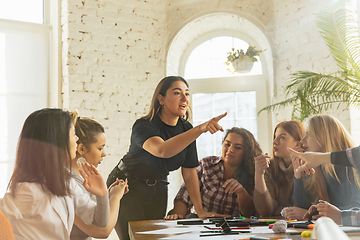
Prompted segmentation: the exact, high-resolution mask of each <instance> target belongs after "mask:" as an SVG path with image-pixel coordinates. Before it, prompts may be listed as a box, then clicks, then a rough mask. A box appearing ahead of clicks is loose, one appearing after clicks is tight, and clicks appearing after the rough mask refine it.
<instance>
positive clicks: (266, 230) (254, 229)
mask: <svg viewBox="0 0 360 240" xmlns="http://www.w3.org/2000/svg"><path fill="white" fill-rule="evenodd" d="M286 232H287V233H290V232H299V230H293V229H286ZM251 233H256V234H258V233H274V231H273V230H272V229H270V228H269V227H267V226H264V227H251Z"/></svg>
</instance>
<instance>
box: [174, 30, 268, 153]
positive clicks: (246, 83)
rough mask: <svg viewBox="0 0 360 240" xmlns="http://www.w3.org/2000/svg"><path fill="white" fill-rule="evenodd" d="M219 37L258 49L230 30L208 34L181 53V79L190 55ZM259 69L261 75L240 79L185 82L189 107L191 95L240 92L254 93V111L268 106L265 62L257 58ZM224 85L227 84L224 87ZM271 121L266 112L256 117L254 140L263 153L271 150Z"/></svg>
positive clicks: (191, 80)
mask: <svg viewBox="0 0 360 240" xmlns="http://www.w3.org/2000/svg"><path fill="white" fill-rule="evenodd" d="M221 36H229V37H234V38H239V39H241V40H243V41H245V42H247V43H249V44H250V45H252V46H259V44H257V43H256V41H255V40H254V39H253V38H251V37H249V36H247V35H245V34H243V33H241V32H236V31H231V30H216V31H212V32H208V33H206V34H204V35H202V36H200V37H198V38H197V39H196V40H194V41H193V42H192V43H191V44H189V46H188V47H187V48H186V50H185V51H184V53H183V55H182V57H181V60H180V66H179V73H180V76H184V75H185V66H186V62H187V59H188V58H189V56H190V54H191V53H192V51H193V50H194V49H195V48H196V47H197V46H199V45H200V44H202V43H203V42H205V41H207V40H209V39H211V38H214V37H221ZM259 58H260V61H261V66H262V74H256V75H240V76H234V77H217V78H198V79H196V78H194V79H186V81H188V83H189V85H190V104H191V105H192V94H195V93H217V92H241V91H255V92H256V111H257V112H259V111H260V109H262V108H263V107H265V106H267V105H268V103H269V102H270V98H269V96H268V89H269V88H268V70H267V68H266V64H264V63H265V59H264V58H263V57H262V55H260V57H259ZM224 82H226V84H223V83H224ZM270 119H271V117H270V114H269V113H267V112H262V113H261V114H260V115H258V117H257V131H258V136H257V140H258V142H259V144H260V146H261V148H262V149H263V151H264V152H269V151H270V149H271V139H272V138H271V136H272V135H271V129H272V125H271V121H270Z"/></svg>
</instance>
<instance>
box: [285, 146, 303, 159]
mask: <svg viewBox="0 0 360 240" xmlns="http://www.w3.org/2000/svg"><path fill="white" fill-rule="evenodd" d="M287 149H288V151H289V152H290V153H291V154H293V155H295V156H297V157H299V156H300V152H298V151H296V150H294V149H292V148H289V147H288V148H287Z"/></svg>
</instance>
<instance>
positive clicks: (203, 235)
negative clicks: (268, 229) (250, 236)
mask: <svg viewBox="0 0 360 240" xmlns="http://www.w3.org/2000/svg"><path fill="white" fill-rule="evenodd" d="M240 233H250V231H241V232H229V233H226V234H224V233H211V234H200V237H211V236H222V235H236V234H240Z"/></svg>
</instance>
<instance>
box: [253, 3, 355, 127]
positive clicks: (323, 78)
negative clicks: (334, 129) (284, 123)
mask: <svg viewBox="0 0 360 240" xmlns="http://www.w3.org/2000/svg"><path fill="white" fill-rule="evenodd" d="M349 5H350V1H349V0H340V1H332V2H330V3H328V4H327V5H326V6H325V7H324V8H323V9H322V10H321V11H320V13H319V14H318V15H317V17H316V19H315V21H316V25H317V27H318V28H319V29H320V30H319V32H320V34H321V36H322V37H323V39H324V40H325V42H326V44H327V46H328V48H329V50H330V52H331V54H332V56H333V57H334V59H335V61H336V63H337V66H338V67H339V68H340V70H339V71H337V72H333V73H328V74H322V73H315V72H311V71H299V72H296V73H294V74H291V77H290V80H289V82H288V83H287V85H286V87H285V93H286V100H284V101H281V102H278V103H274V104H271V105H268V106H266V107H264V108H263V109H261V110H260V111H259V114H260V112H262V111H270V110H275V109H278V108H280V107H285V106H293V111H292V119H296V120H299V121H304V120H305V119H306V118H308V117H310V116H311V115H314V114H319V113H321V112H323V111H325V110H327V109H329V108H332V107H334V106H337V107H339V106H340V105H342V104H345V105H346V106H347V107H348V106H350V105H353V106H359V105H360V62H359V60H360V37H359V27H358V24H357V22H356V21H355V18H354V16H355V15H354V13H353V12H352V11H351V10H350V8H349ZM289 96H290V97H289ZM288 97H289V98H288Z"/></svg>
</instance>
